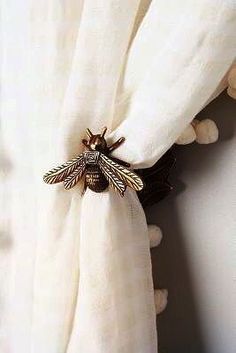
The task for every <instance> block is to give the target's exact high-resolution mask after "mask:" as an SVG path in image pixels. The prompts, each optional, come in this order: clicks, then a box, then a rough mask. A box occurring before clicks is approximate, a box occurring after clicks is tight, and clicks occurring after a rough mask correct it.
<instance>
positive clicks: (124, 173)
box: [98, 153, 143, 191]
mask: <svg viewBox="0 0 236 353" xmlns="http://www.w3.org/2000/svg"><path fill="white" fill-rule="evenodd" d="M98 163H99V165H104V164H105V165H106V166H107V168H108V169H109V170H110V172H112V173H113V174H115V175H116V177H118V178H119V180H120V181H122V182H123V183H124V184H125V185H127V186H129V187H131V188H132V189H134V190H136V191H140V190H142V188H143V182H142V179H141V178H140V177H139V176H138V175H137V174H136V173H134V172H133V171H131V170H129V169H127V168H125V167H124V166H122V165H119V164H118V163H116V162H114V161H112V160H111V159H110V158H108V157H107V156H105V155H104V154H102V153H101V155H100V158H99V162H98Z"/></svg>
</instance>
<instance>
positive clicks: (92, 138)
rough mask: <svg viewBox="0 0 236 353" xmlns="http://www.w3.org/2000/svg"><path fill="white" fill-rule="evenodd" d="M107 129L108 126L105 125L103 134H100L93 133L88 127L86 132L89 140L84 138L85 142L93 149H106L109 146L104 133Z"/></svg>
mask: <svg viewBox="0 0 236 353" xmlns="http://www.w3.org/2000/svg"><path fill="white" fill-rule="evenodd" d="M106 131H107V128H106V127H104V128H103V129H102V132H101V134H98V135H93V134H92V132H91V131H90V130H89V129H87V130H86V133H87V135H88V137H89V140H88V141H87V140H83V143H84V144H85V145H86V147H88V148H89V149H91V150H92V151H101V152H102V151H104V150H106V148H107V143H106V140H105V138H104V135H105V133H106Z"/></svg>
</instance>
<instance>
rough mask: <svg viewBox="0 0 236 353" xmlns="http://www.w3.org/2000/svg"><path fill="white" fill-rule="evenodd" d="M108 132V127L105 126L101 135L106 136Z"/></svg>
mask: <svg viewBox="0 0 236 353" xmlns="http://www.w3.org/2000/svg"><path fill="white" fill-rule="evenodd" d="M106 132H107V127H106V126H105V127H104V128H103V129H102V132H101V137H104V136H105V133H106Z"/></svg>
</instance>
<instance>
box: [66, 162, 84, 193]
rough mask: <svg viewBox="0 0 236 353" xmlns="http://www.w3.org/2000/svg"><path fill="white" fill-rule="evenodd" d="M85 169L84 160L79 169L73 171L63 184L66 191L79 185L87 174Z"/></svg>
mask: <svg viewBox="0 0 236 353" xmlns="http://www.w3.org/2000/svg"><path fill="white" fill-rule="evenodd" d="M85 167H86V163H85V160H84V159H83V160H82V161H81V162H80V164H79V165H78V167H77V168H76V169H75V170H74V171H73V173H71V174H70V175H69V176H68V177H66V178H65V180H64V182H63V184H64V187H65V189H66V190H69V189H71V188H73V187H74V186H75V185H76V184H77V183H78V181H79V180H80V179H81V178H82V176H83V174H84V172H85Z"/></svg>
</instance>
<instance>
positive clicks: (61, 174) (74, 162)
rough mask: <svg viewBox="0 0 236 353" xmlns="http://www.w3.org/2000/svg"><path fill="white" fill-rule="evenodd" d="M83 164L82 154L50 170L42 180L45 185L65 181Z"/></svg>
mask: <svg viewBox="0 0 236 353" xmlns="http://www.w3.org/2000/svg"><path fill="white" fill-rule="evenodd" d="M83 162H84V157H83V154H80V155H79V156H78V157H76V158H73V159H71V160H69V161H68V162H66V163H64V164H62V165H60V166H59V167H56V168H53V169H51V170H50V171H49V172H47V173H46V174H45V175H44V176H43V180H44V181H45V183H47V184H56V183H60V182H61V181H63V180H65V178H67V177H68V176H69V175H70V174H71V173H73V172H74V170H75V169H76V168H77V167H78V166H79V165H80V164H81V163H83Z"/></svg>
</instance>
